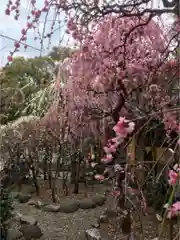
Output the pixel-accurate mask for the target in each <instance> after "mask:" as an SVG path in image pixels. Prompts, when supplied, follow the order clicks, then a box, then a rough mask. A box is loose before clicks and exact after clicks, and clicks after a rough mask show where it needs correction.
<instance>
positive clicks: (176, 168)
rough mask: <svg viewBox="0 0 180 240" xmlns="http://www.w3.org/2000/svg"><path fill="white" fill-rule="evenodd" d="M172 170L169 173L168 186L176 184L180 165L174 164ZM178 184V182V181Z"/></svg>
mask: <svg viewBox="0 0 180 240" xmlns="http://www.w3.org/2000/svg"><path fill="white" fill-rule="evenodd" d="M173 169H174V170H170V171H169V184H170V185H175V184H177V181H178V178H179V177H180V165H178V164H176V165H175V166H174V167H173ZM179 184H180V180H179Z"/></svg>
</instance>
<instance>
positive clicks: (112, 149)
mask: <svg viewBox="0 0 180 240" xmlns="http://www.w3.org/2000/svg"><path fill="white" fill-rule="evenodd" d="M109 149H110V151H111V152H113V153H114V152H116V145H115V144H114V145H111V146H110V148H109Z"/></svg>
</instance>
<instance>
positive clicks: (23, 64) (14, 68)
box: [0, 57, 55, 124]
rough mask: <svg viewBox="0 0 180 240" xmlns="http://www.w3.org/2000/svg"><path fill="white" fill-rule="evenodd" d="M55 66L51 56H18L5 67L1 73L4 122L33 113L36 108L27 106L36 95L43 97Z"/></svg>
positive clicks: (0, 106)
mask: <svg viewBox="0 0 180 240" xmlns="http://www.w3.org/2000/svg"><path fill="white" fill-rule="evenodd" d="M54 66H55V65H54V62H53V61H52V59H51V58H49V57H41V58H40V57H39V58H34V59H24V58H23V57H18V58H15V59H14V61H13V62H12V63H11V64H10V65H9V66H7V67H6V68H5V69H3V72H2V73H1V75H0V84H1V89H0V94H1V101H0V116H1V123H2V124H6V123H7V122H9V121H13V120H15V119H17V118H18V117H20V116H22V115H24V114H25V115H27V114H32V111H33V110H34V109H33V110H32V107H30V108H29V107H27V106H29V104H30V103H31V101H32V99H34V97H35V96H36V95H38V96H39V97H41V95H43V90H44V91H45V92H47V88H48V87H49V85H50V84H51V80H52V78H53V70H54ZM38 100H39V98H38ZM24 109H26V110H27V112H25V111H24Z"/></svg>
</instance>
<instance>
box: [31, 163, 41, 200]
mask: <svg viewBox="0 0 180 240" xmlns="http://www.w3.org/2000/svg"><path fill="white" fill-rule="evenodd" d="M31 171H32V175H33V182H34V186H35V188H36V194H37V196H39V193H40V189H39V184H38V180H37V177H36V170H35V167H34V166H32V167H31Z"/></svg>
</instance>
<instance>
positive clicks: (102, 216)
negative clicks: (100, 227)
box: [98, 214, 108, 224]
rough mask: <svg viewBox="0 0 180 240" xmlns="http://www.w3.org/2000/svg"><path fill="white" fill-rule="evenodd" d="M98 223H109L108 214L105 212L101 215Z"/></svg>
mask: <svg viewBox="0 0 180 240" xmlns="http://www.w3.org/2000/svg"><path fill="white" fill-rule="evenodd" d="M98 223H99V224H100V223H108V216H107V215H106V214H103V215H101V216H100V217H99V219H98Z"/></svg>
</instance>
